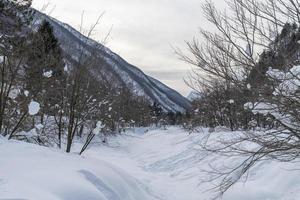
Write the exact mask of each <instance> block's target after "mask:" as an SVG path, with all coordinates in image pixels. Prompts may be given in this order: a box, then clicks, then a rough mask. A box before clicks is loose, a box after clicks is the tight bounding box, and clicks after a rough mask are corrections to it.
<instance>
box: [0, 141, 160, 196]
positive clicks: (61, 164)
mask: <svg viewBox="0 0 300 200" xmlns="http://www.w3.org/2000/svg"><path fill="white" fill-rule="evenodd" d="M0 199H28V200H29V199H30V200H41V199H42V200H69V199H72V200H84V199H87V200H138V199H154V197H152V196H151V194H150V193H149V192H148V191H147V188H146V187H145V186H144V185H143V184H142V183H140V182H139V181H137V180H136V179H135V178H133V177H132V176H130V175H129V174H127V173H126V172H124V171H123V170H121V169H120V168H119V167H117V166H116V165H112V164H109V163H107V162H105V161H102V160H99V159H87V158H83V157H79V156H78V155H76V154H69V155H68V154H65V153H63V152H59V151H56V150H53V149H48V148H44V147H40V146H36V145H32V144H26V143H22V142H15V141H12V142H11V141H7V140H5V139H1V138H0Z"/></svg>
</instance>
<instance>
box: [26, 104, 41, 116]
mask: <svg viewBox="0 0 300 200" xmlns="http://www.w3.org/2000/svg"><path fill="white" fill-rule="evenodd" d="M39 111H40V104H39V103H38V102H36V101H33V100H32V101H31V102H30V104H29V105H28V113H29V115H36V114H37V113H38V112H39Z"/></svg>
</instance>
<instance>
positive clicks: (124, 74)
mask: <svg viewBox="0 0 300 200" xmlns="http://www.w3.org/2000/svg"><path fill="white" fill-rule="evenodd" d="M35 18H36V23H35V24H39V23H40V22H41V21H42V20H47V21H48V22H50V24H51V25H52V26H53V29H54V34H55V36H56V37H57V39H58V40H59V43H60V45H61V48H62V49H63V51H64V53H65V59H66V60H67V61H68V63H74V62H76V60H77V59H78V57H79V56H80V54H81V53H82V52H84V53H85V56H89V55H92V54H97V57H99V58H101V59H99V64H98V66H97V64H96V65H95V66H93V75H94V76H96V77H99V78H100V77H103V75H104V76H106V77H111V78H112V79H113V80H114V81H113V82H114V83H116V84H122V85H125V86H126V87H128V88H130V89H131V91H133V92H134V93H135V94H137V95H139V96H145V97H146V98H147V99H148V100H150V102H156V103H158V104H160V105H161V106H162V108H163V109H164V110H165V111H168V112H169V111H172V112H185V111H186V110H188V109H189V108H190V106H191V105H190V102H189V100H187V99H186V98H185V97H183V96H182V95H181V94H179V93H178V92H176V91H175V90H173V89H171V88H169V87H168V86H166V85H164V84H163V83H161V82H160V81H158V80H156V79H155V78H153V77H150V76H148V75H146V74H145V73H143V72H142V71H141V70H140V69H139V68H137V67H136V66H134V65H131V64H130V63H128V62H126V61H125V60H124V59H123V58H121V57H120V56H119V55H117V54H116V53H114V52H112V51H111V50H110V49H108V48H107V47H105V46H104V45H102V44H100V43H98V42H96V41H94V40H92V39H90V38H87V37H85V36H84V35H82V34H81V33H80V32H78V31H77V30H75V29H74V28H72V27H71V26H69V25H68V24H65V23H62V22H60V21H58V20H56V19H54V18H52V17H50V16H48V15H45V14H43V13H41V12H38V11H37V12H36V16H35ZM82 50H83V51H82Z"/></svg>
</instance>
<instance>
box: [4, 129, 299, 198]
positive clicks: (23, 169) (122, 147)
mask: <svg viewBox="0 0 300 200" xmlns="http://www.w3.org/2000/svg"><path fill="white" fill-rule="evenodd" d="M207 133H208V130H207V129H200V130H199V131H198V132H197V133H192V134H190V135H189V134H188V133H187V132H186V131H184V130H182V129H180V128H177V127H170V128H168V130H150V129H149V130H147V129H137V130H132V131H130V132H127V133H126V134H125V135H121V136H118V137H112V138H110V139H109V140H108V144H105V145H103V144H99V143H94V144H93V145H92V147H91V148H89V149H88V150H87V151H86V152H85V153H84V155H83V156H82V157H80V156H78V155H76V154H65V153H63V152H59V151H58V150H53V149H48V148H43V147H39V146H35V145H31V144H26V143H21V142H8V141H7V140H4V139H0V199H1V198H2V199H3V198H4V199H30V200H35V199H37V200H40V199H43V200H69V199H72V200H85V199H87V200H93V199H97V200H157V199H159V200H210V199H212V197H214V194H213V193H212V191H208V189H211V187H213V186H214V184H215V182H207V183H206V182H205V180H209V175H208V174H207V173H205V170H208V169H209V166H211V165H213V166H218V165H219V166H221V165H224V166H226V165H227V166H228V164H230V163H234V162H238V159H239V158H237V157H231V158H228V157H227V158H224V157H222V156H216V155H212V154H210V153H207V152H205V151H203V150H201V147H200V146H199V144H200V142H201V141H203V139H204V137H205V136H206V134H207ZM213 134H214V137H215V138H218V137H219V136H221V135H224V134H225V135H230V134H239V132H230V131H227V130H218V129H217V130H216V132H214V133H213ZM75 145H78V144H75ZM79 146H80V145H79ZM79 146H75V147H74V149H77V150H78V149H79V148H78V147H79ZM247 178H248V179H247V182H243V181H241V182H239V183H237V184H236V185H234V186H233V187H232V188H231V189H230V190H229V191H228V192H227V193H226V194H225V195H224V197H223V200H241V199H243V200H299V199H300V176H299V167H298V163H290V164H287V163H278V162H270V161H266V162H263V163H260V164H259V165H257V166H255V167H254V168H253V169H252V170H251V171H250V173H249V174H248V177H247Z"/></svg>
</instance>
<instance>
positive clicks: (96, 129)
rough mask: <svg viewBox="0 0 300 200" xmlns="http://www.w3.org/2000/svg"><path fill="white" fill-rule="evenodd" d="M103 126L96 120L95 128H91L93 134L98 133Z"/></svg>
mask: <svg viewBox="0 0 300 200" xmlns="http://www.w3.org/2000/svg"><path fill="white" fill-rule="evenodd" d="M104 127H105V126H104V125H103V124H102V122H101V121H98V122H97V124H96V128H95V129H94V130H93V134H94V135H99V134H100V131H101V130H102V129H103V128H104Z"/></svg>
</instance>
